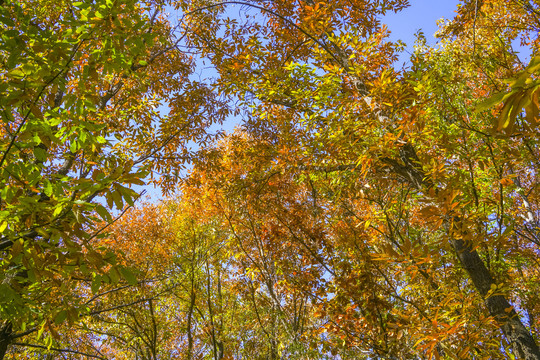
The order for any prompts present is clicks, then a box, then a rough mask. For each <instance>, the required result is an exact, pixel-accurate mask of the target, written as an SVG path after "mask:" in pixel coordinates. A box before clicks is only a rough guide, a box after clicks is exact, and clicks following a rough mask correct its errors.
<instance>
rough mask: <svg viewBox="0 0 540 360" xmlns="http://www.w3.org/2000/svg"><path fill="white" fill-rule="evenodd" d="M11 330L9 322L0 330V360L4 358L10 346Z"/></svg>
mask: <svg viewBox="0 0 540 360" xmlns="http://www.w3.org/2000/svg"><path fill="white" fill-rule="evenodd" d="M12 334H13V328H12V325H11V322H7V323H5V324H4V325H2V327H1V328H0V360H2V359H3V358H4V357H5V356H6V352H7V350H8V347H9V345H10V344H11V341H12V338H11V335H12Z"/></svg>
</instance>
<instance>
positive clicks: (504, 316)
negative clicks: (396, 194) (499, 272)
mask: <svg viewBox="0 0 540 360" xmlns="http://www.w3.org/2000/svg"><path fill="white" fill-rule="evenodd" d="M452 245H453V246H454V248H455V249H456V253H457V256H458V258H459V260H460V261H461V264H462V265H463V268H464V269H465V270H466V271H467V273H468V274H469V277H470V278H471V280H472V282H473V284H474V287H475V288H476V290H478V292H479V293H480V295H482V297H483V298H484V303H485V304H486V307H487V309H488V311H489V314H490V315H491V316H493V317H494V318H495V320H496V321H497V323H498V324H499V326H500V328H501V329H502V331H503V333H504V335H505V336H506V338H507V339H508V341H509V342H510V344H512V349H513V351H514V355H516V357H518V358H519V359H525V360H540V350H539V349H538V345H537V344H536V342H535V341H534V338H533V336H532V335H531V333H530V332H529V330H527V328H526V327H525V325H523V323H522V322H521V320H520V319H519V315H518V314H517V312H516V310H515V309H514V307H513V306H512V305H511V304H510V302H509V301H508V300H507V299H506V298H505V297H504V296H503V295H500V294H497V293H496V292H495V294H489V291H490V290H491V286H492V285H496V283H495V281H494V280H493V277H492V276H491V274H490V273H489V270H488V269H487V268H486V266H485V265H484V262H483V261H482V259H481V258H480V256H479V255H478V253H477V252H476V250H473V249H472V247H471V244H470V243H467V242H465V241H463V240H461V239H453V240H452Z"/></svg>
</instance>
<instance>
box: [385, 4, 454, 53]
mask: <svg viewBox="0 0 540 360" xmlns="http://www.w3.org/2000/svg"><path fill="white" fill-rule="evenodd" d="M458 3H459V1H457V0H410V4H411V6H409V7H408V8H406V9H404V10H402V11H400V12H398V13H397V14H395V13H389V14H387V15H386V16H385V17H384V18H383V19H382V22H383V23H384V24H386V25H387V26H388V29H389V30H390V31H391V35H390V38H391V39H392V40H402V41H404V42H405V43H406V44H407V50H408V51H409V52H412V50H413V46H414V41H415V37H414V35H415V34H416V33H417V31H418V30H422V31H423V33H424V35H425V37H426V40H427V41H428V44H429V45H435V44H436V42H437V39H436V38H435V37H434V36H433V34H435V32H436V31H437V30H438V27H437V20H439V19H442V18H445V19H452V18H453V17H454V15H455V14H456V13H455V11H456V9H457V5H458ZM407 58H408V55H407V54H406V53H405V54H404V55H403V56H402V57H401V59H403V60H402V61H405V60H406V59H407Z"/></svg>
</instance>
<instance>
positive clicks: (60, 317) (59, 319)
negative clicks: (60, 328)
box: [54, 310, 67, 325]
mask: <svg viewBox="0 0 540 360" xmlns="http://www.w3.org/2000/svg"><path fill="white" fill-rule="evenodd" d="M66 318H67V311H66V310H62V311H60V312H59V313H58V314H56V316H55V317H54V323H55V324H56V325H60V324H62V323H63V322H64V320H66Z"/></svg>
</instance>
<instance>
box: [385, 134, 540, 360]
mask: <svg viewBox="0 0 540 360" xmlns="http://www.w3.org/2000/svg"><path fill="white" fill-rule="evenodd" d="M399 153H400V160H401V161H398V160H395V159H388V158H382V159H381V162H383V163H385V164H386V165H387V166H389V167H390V169H391V171H392V172H394V173H395V174H397V175H398V176H400V177H401V178H403V179H404V180H405V181H407V182H408V183H409V184H410V185H411V186H412V187H414V188H416V189H418V190H422V191H425V190H427V189H429V188H431V187H432V186H433V183H432V181H431V179H430V178H429V176H426V174H425V173H424V171H423V169H422V166H421V164H420V162H419V160H418V156H417V155H416V151H415V149H414V147H413V146H412V145H411V144H409V143H406V144H405V145H403V146H402V148H401V149H400V152H399ZM453 220H454V225H453V226H454V228H451V227H450V226H447V228H448V230H449V231H450V232H454V233H458V234H460V235H467V229H464V228H463V226H462V221H461V219H460V218H459V217H454V219H453ZM447 224H448V225H449V220H448V221H447ZM456 226H457V227H459V228H456ZM451 243H452V246H453V247H454V249H455V250H456V254H457V257H458V258H459V261H460V262H461V264H462V266H463V268H464V269H465V271H466V272H467V274H468V275H469V277H470V279H471V281H472V283H473V285H474V287H475V288H476V290H477V291H478V293H479V294H480V295H481V296H482V298H483V299H484V304H485V305H486V307H487V309H488V311H489V314H490V315H491V316H493V317H494V318H495V320H496V321H497V324H498V325H499V327H500V328H501V330H502V331H503V333H504V335H505V337H506V338H507V339H508V341H509V342H510V344H511V345H512V349H513V352H514V355H515V356H516V358H519V359H523V360H540V350H539V349H538V345H537V344H536V342H535V340H534V338H533V336H532V334H531V333H530V331H529V330H528V329H527V328H526V327H525V325H523V323H522V322H521V320H520V318H519V315H518V313H517V312H516V310H515V309H514V307H513V306H512V305H511V304H510V302H509V301H508V300H507V299H506V297H504V295H501V294H497V293H493V292H492V293H490V290H491V286H492V285H497V284H496V283H495V281H494V280H493V277H492V276H491V273H490V272H489V270H488V268H487V267H486V265H485V264H484V262H483V260H482V259H481V258H480V255H478V252H477V251H476V250H475V249H473V247H472V244H471V243H470V242H466V241H464V240H462V239H456V238H452V239H451Z"/></svg>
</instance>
